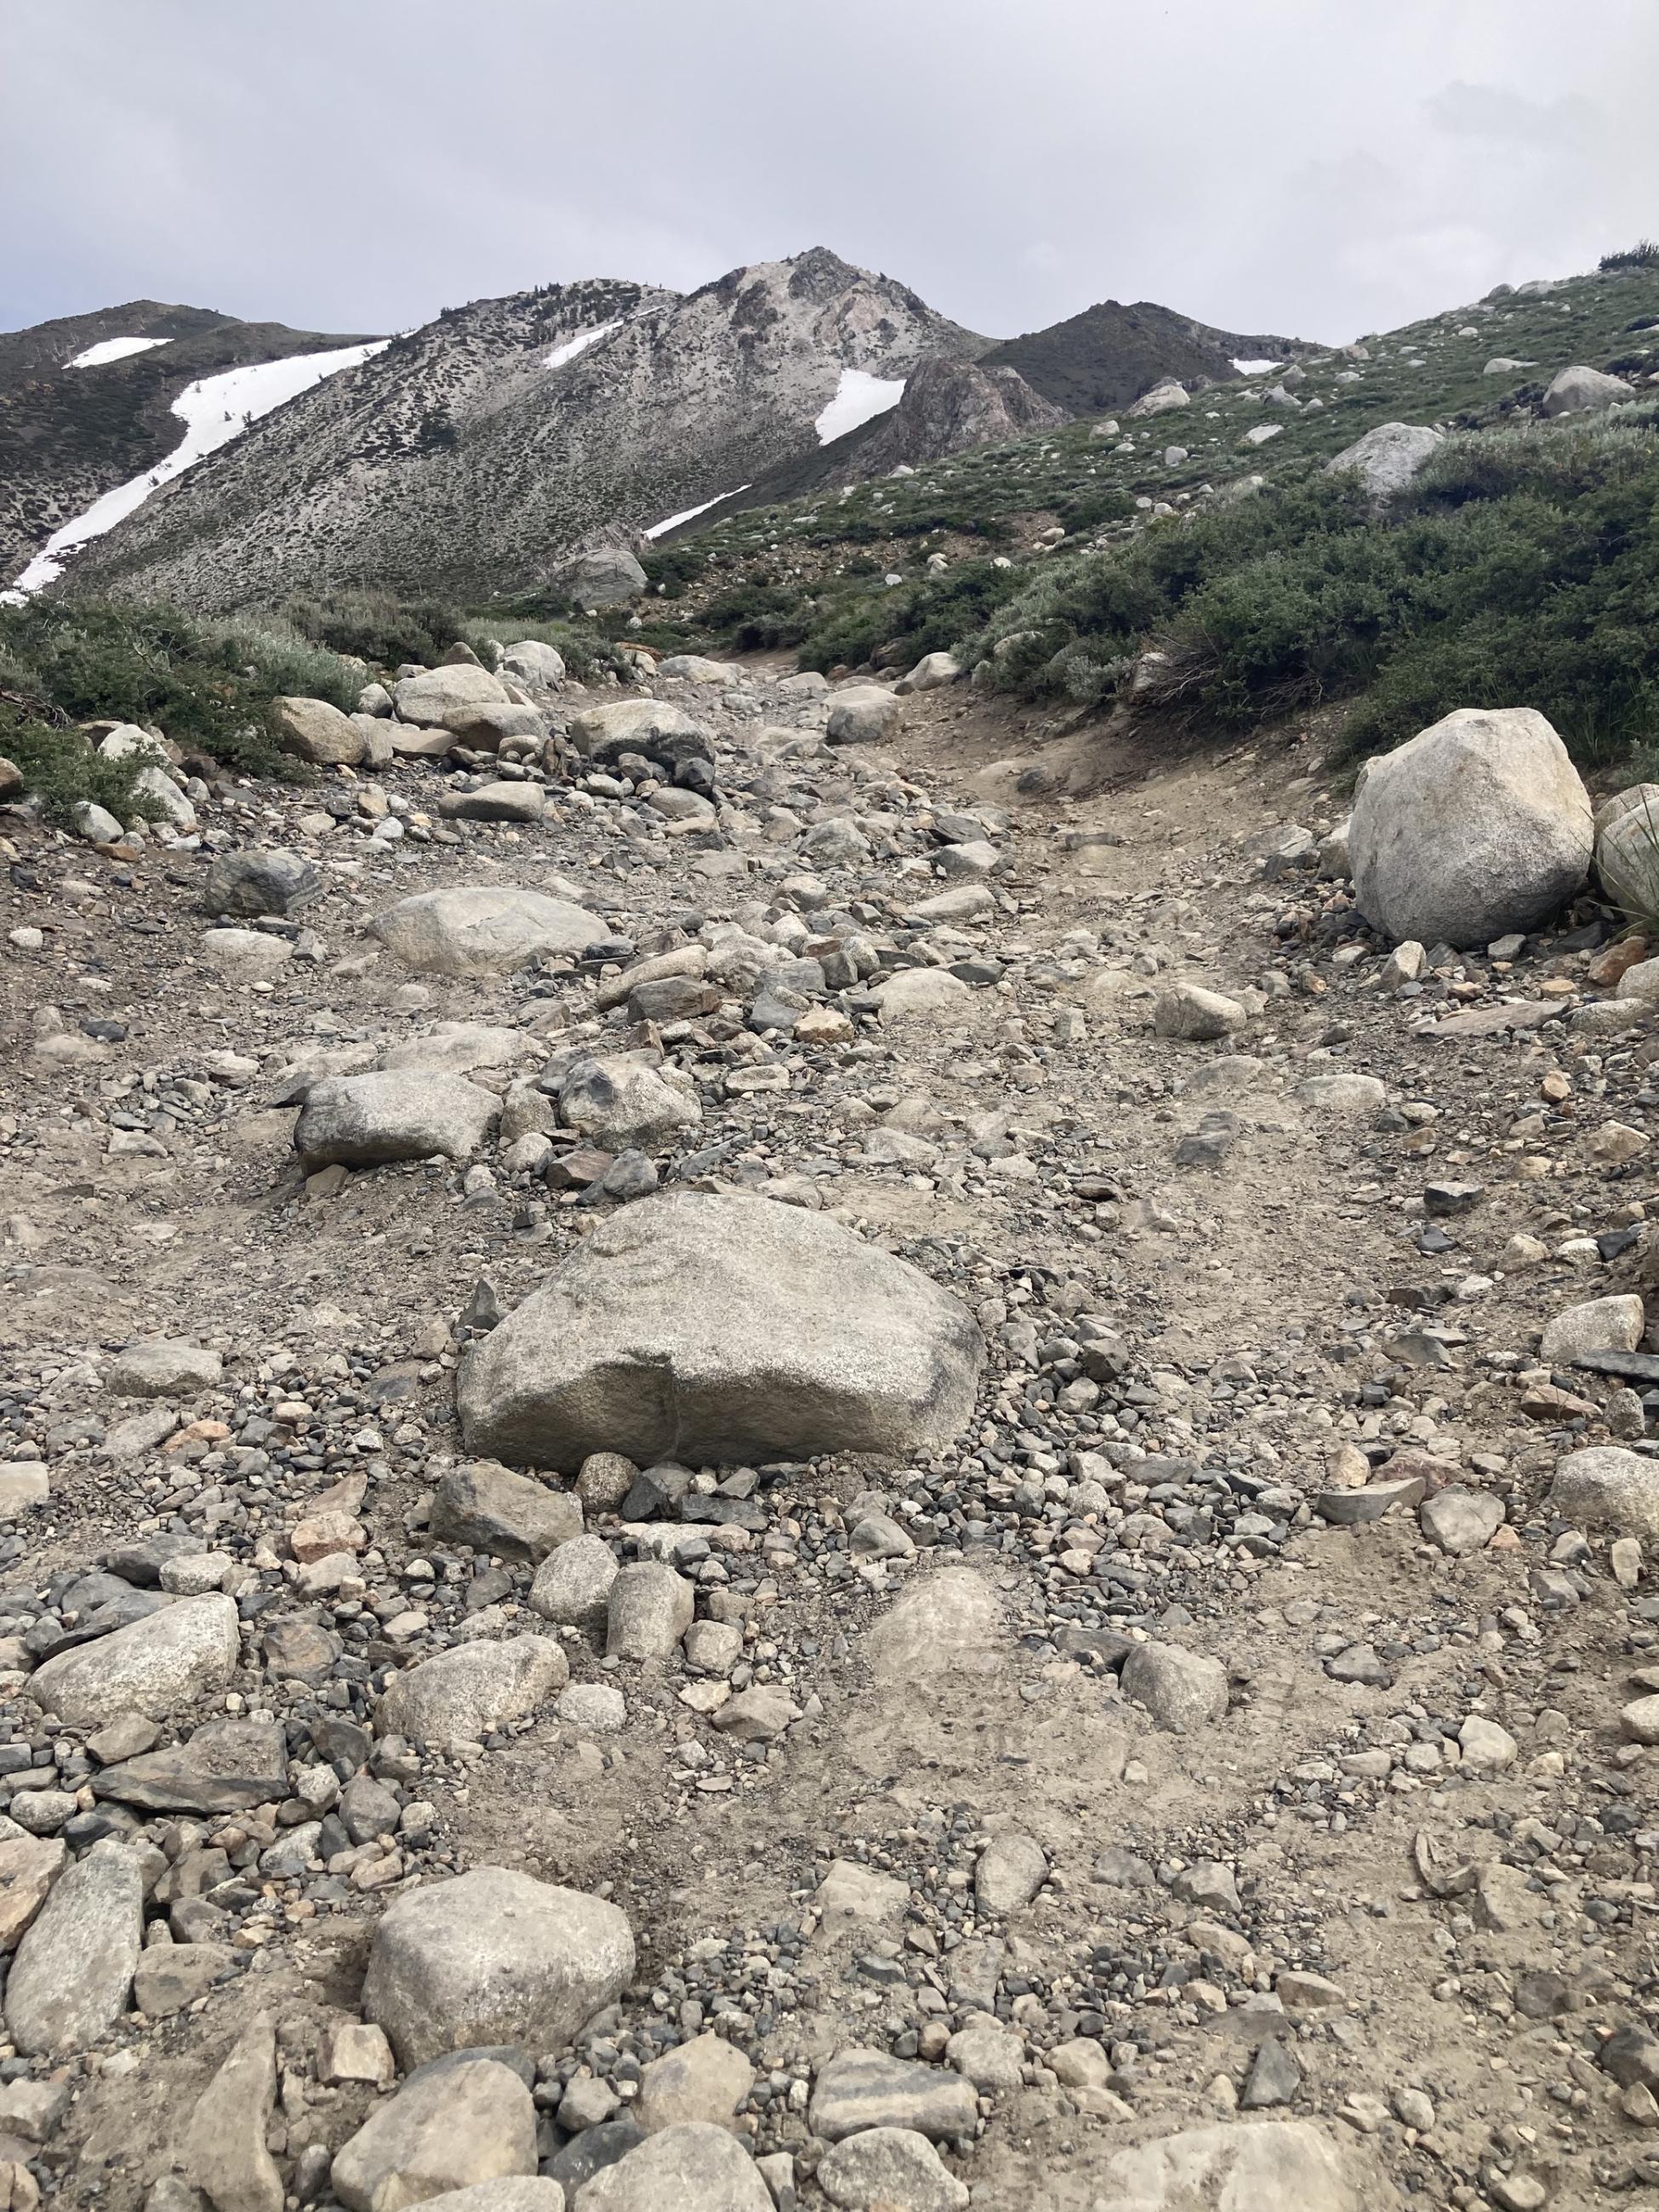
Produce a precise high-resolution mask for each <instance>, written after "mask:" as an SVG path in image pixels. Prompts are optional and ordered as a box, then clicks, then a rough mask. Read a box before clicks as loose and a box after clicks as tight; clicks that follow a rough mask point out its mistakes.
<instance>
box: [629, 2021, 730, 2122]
mask: <svg viewBox="0 0 1659 2212" xmlns="http://www.w3.org/2000/svg"><path fill="white" fill-rule="evenodd" d="M754 2079H755V2069H754V2068H753V2067H752V2066H751V2065H750V2063H749V2061H748V2060H747V2059H746V2058H745V2057H744V2055H743V2053H742V2051H739V2050H738V2048H737V2047H736V2045H733V2044H730V2043H728V2042H726V2039H725V2038H724V2037H723V2036H719V2035H715V2034H713V2033H704V2034H702V2035H698V2036H694V2037H693V2038H692V2039H691V2041H690V2043H683V2044H681V2045H680V2046H679V2048H678V2050H677V2051H665V2053H664V2054H663V2056H662V2057H660V2058H653V2060H652V2061H651V2063H650V2064H649V2065H648V2066H647V2067H646V2069H644V2071H643V2072H642V2073H641V2076H640V2093H639V2095H638V2096H637V2097H636V2098H635V2100H634V2104H633V2106H632V2112H633V2117H634V2118H635V2121H637V2123H638V2124H639V2125H640V2126H641V2127H642V2128H643V2129H644V2130H645V2131H646V2133H647V2135H656V2134H658V2133H659V2132H660V2131H661V2130H663V2129H664V2128H675V2127H683V2126H684V2125H686V2124H688V2123H690V2122H691V2121H705V2122H707V2123H708V2124H710V2125H712V2126H714V2127H721V2128H730V2127H732V2126H733V2125H734V2124H735V2121H736V2115H737V2110H738V2106H739V2105H740V2104H742V2102H743V2100H744V2098H745V2097H746V2096H747V2095H748V2094H749V2092H750V2087H751V2086H752V2084H753V2082H754Z"/></svg>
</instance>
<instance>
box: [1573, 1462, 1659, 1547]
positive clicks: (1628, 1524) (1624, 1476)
mask: <svg viewBox="0 0 1659 2212" xmlns="http://www.w3.org/2000/svg"><path fill="white" fill-rule="evenodd" d="M1548 1502H1549V1505H1550V1508H1551V1510H1553V1512H1555V1513H1558V1514H1559V1516H1561V1518H1562V1519H1563V1520H1564V1521H1566V1522H1569V1523H1578V1524H1581V1525H1583V1526H1588V1527H1591V1528H1617V1529H1619V1530H1620V1531H1621V1532H1623V1533H1624V1534H1627V1535H1632V1536H1659V1462H1654V1461H1653V1460H1650V1459H1646V1458H1644V1457H1643V1456H1642V1455H1641V1454H1640V1453H1638V1452H1633V1451H1626V1450H1625V1449H1623V1448H1622V1446H1620V1445H1618V1444H1591V1445H1589V1446H1587V1447H1586V1448H1585V1449H1583V1451H1576V1452H1569V1453H1568V1454H1567V1455H1566V1457H1565V1459H1563V1460H1560V1461H1558V1462H1557V1464H1556V1469H1555V1480H1554V1481H1553V1483H1552V1484H1551V1486H1550V1490H1549V1500H1548Z"/></svg>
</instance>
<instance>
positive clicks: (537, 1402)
mask: <svg viewBox="0 0 1659 2212" xmlns="http://www.w3.org/2000/svg"><path fill="white" fill-rule="evenodd" d="M983 1350H984V1346H983V1342H982V1340H981V1336H980V1333H979V1330H978V1328H976V1327H975V1323H974V1322H973V1319H972V1317H971V1316H969V1313H968V1311H967V1310H966V1309H965V1308H964V1307H963V1305H962V1304H960V1302H959V1301H958V1300H957V1299H956V1298H955V1297H952V1296H951V1294H950V1293H949V1292H948V1291H944V1290H941V1289H940V1288H939V1286H938V1285H935V1284H934V1283H933V1282H931V1281H930V1280H929V1279H928V1278H927V1276H925V1275H923V1274H921V1273H920V1272H919V1271H918V1270H917V1269H915V1268H913V1267H909V1266H908V1265H907V1264H906V1263H905V1262H904V1261H900V1260H897V1259H895V1258H894V1257H892V1256H891V1255H890V1254H887V1253H884V1252H882V1251H880V1250H878V1249H877V1248H876V1247H874V1246H872V1245H869V1244H866V1243H864V1242H863V1241H862V1240H861V1239H860V1238H859V1237H855V1236H854V1235H853V1234H852V1232H851V1231H848V1230H846V1229H843V1228H842V1227H841V1225H839V1224H838V1223H836V1222H832V1221H830V1220H829V1219H828V1218H826V1217H824V1216H823V1215H822V1214H815V1213H809V1212H805V1211H803V1210H802V1209H800V1208H799V1207H796V1206H777V1205H774V1204H772V1203H771V1202H770V1201H769V1200H765V1199H759V1198H750V1197H747V1196H741V1197H740V1196H736V1195H732V1196H725V1195H720V1196H714V1195H710V1196H703V1195H702V1194H694V1193H684V1194H682V1193H674V1194H667V1195H665V1196H661V1197H656V1198H647V1199H645V1200H641V1201H640V1202H639V1203H638V1204H637V1205H634V1206H629V1207H627V1208H626V1209H625V1210H624V1211H623V1212H620V1213H618V1214H617V1215H615V1216H613V1217H612V1218H611V1220H609V1221H607V1222H605V1223H602V1224H601V1225H600V1226H599V1228H597V1229H596V1230H594V1231H592V1233H591V1234H590V1235H589V1236H588V1237H585V1238H584V1239H583V1241H582V1243H581V1244H580V1246H579V1247H578V1248H577V1249H576V1250H575V1251H574V1253H573V1254H572V1255H570V1257H569V1258H568V1259H567V1260H566V1261H565V1262H564V1264H563V1265H562V1267H561V1268H560V1269H559V1271H558V1273H556V1275H555V1276H554V1278H553V1279H552V1280H551V1281H550V1283H549V1284H548V1285H546V1287H545V1288H544V1289H543V1290H541V1291H537V1292H536V1293H535V1294H534V1295H533V1296H532V1297H530V1298H529V1299H527V1300H526V1303H525V1304H523V1305H521V1306H520V1307H519V1308H518V1310H516V1311H515V1312H514V1313H513V1314H510V1315H509V1316H507V1319H506V1320H505V1321H504V1322H501V1325H500V1327H499V1328H495V1329H494V1330H492V1331H491V1333H490V1334H489V1336H487V1337H486V1338H484V1339H483V1341H482V1343H480V1344H478V1345H477V1346H474V1347H473V1349H472V1351H471V1353H470V1354H469V1355H468V1358H467V1359H466V1361H465V1364H464V1366H463V1369H462V1373H461V1379H460V1384H459V1391H458V1394H457V1405H458V1409H459V1414H460V1419H461V1424H462V1429H463V1432H464V1434H465V1437H466V1438H467V1441H468V1443H469V1446H470V1447H471V1449H475V1450H481V1451H485V1452H489V1453H493V1454H495V1455H500V1456H502V1457H506V1458H509V1459H513V1460H519V1461H526V1462H531V1463H532V1464H535V1465H538V1466H551V1467H556V1468H562V1469H566V1470H571V1471H574V1469H575V1468H577V1467H579V1466H580V1464H581V1462H582V1461H583V1460H584V1459H585V1458H586V1457H587V1456H588V1455H589V1454H590V1453H592V1452H598V1451H601V1450H617V1451H621V1452H623V1453H624V1454H625V1455H627V1456H628V1457H629V1458H630V1459H632V1460H634V1461H635V1462H636V1463H638V1464H641V1465H645V1464H648V1463H649V1462H652V1461H653V1460H656V1459H659V1458H662V1457H665V1456H666V1455H668V1454H669V1453H670V1452H671V1451H676V1452H679V1453H681V1454H684V1455H691V1456H694V1457H695V1458H696V1459H697V1460H698V1461H699V1462H736V1463H739V1464H741V1463H743V1462H756V1463H758V1462H759V1461H761V1460H763V1459H766V1458H780V1457H784V1456H793V1455H807V1454H812V1453H818V1452H831V1451H867V1452H872V1453H899V1452H905V1451H909V1450H912V1449H916V1448H917V1447H919V1446H921V1445H924V1444H927V1443H940V1442H943V1441H945V1440H946V1439H947V1438H949V1437H953V1436H955V1435H957V1433H958V1432H959V1431H960V1430H961V1429H962V1427H963V1425H964V1423H965V1422H966V1421H967V1419H968V1418H969V1415H970V1413H971V1412H972V1409H973V1402H974V1394H975V1386H976V1384H977V1382H978V1376H979V1368H980V1363H981V1358H982V1356H983Z"/></svg>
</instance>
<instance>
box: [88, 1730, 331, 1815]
mask: <svg viewBox="0 0 1659 2212" xmlns="http://www.w3.org/2000/svg"><path fill="white" fill-rule="evenodd" d="M92 1786H93V1790H94V1794H95V1795H96V1796H100V1797H112V1798H115V1799H116V1800H118V1802H120V1803H121V1804H124V1805H137V1806H138V1807H140V1808H142V1809H143V1810H144V1811H146V1812H153V1813H154V1812H161V1813H236V1812H242V1811H246V1809H248V1808H251V1807H252V1806H255V1805H269V1804H270V1803H272V1802H275V1801H276V1799H278V1798H281V1797H285V1796H287V1795H288V1745H287V1740H286V1738H285V1737H284V1735H283V1729H282V1724H281V1723H280V1722H277V1721H253V1720H241V1719H227V1720H212V1721H204V1723H202V1725H201V1727H200V1728H198V1729H196V1730H194V1732H193V1733H192V1734H191V1737H190V1739H189V1741H188V1742H185V1743H182V1744H170V1745H168V1746H167V1747H166V1748H165V1749H164V1750H161V1751H148V1752H143V1753H140V1754H139V1755H138V1756H137V1758H135V1759H121V1760H118V1762H117V1763H116V1764H115V1765H110V1766H105V1767H102V1768H100V1771H98V1772H97V1773H96V1774H94V1776H93V1778H92Z"/></svg>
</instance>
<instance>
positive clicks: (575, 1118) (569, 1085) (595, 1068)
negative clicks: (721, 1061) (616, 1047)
mask: <svg viewBox="0 0 1659 2212" xmlns="http://www.w3.org/2000/svg"><path fill="white" fill-rule="evenodd" d="M559 1115H560V1118H561V1120H562V1121H563V1122H564V1124H565V1126H566V1127H567V1128H571V1129H578V1130H580V1132H581V1133H582V1135H583V1136H584V1137H586V1138H587V1139H589V1141H590V1142H591V1143H592V1144H595V1145H598V1146H599V1147H600V1149H601V1150H602V1151H605V1152H630V1151H635V1150H637V1151H641V1152H655V1151H657V1150H659V1149H660V1148H661V1147H663V1146H666V1145H669V1144H671V1143H672V1142H673V1140H674V1139H675V1137H676V1136H677V1135H678V1133H679V1132H680V1131H681V1130H682V1129H694V1128H696V1127H697V1125H698V1124H699V1123H700V1122H701V1121H702V1107H701V1106H700V1105H699V1104H698V1103H697V1099H696V1093H695V1092H694V1091H683V1090H681V1089H680V1087H679V1085H678V1084H674V1083H671V1082H669V1080H668V1079H667V1078H666V1077H665V1076H664V1075H659V1073H658V1072H657V1070H656V1069H655V1068H654V1067H643V1066H640V1065H639V1064H638V1062H636V1061H634V1060H625V1059H623V1058H621V1057H619V1056H617V1057H612V1058H611V1059H607V1060H578V1061H577V1062H576V1064H575V1066H574V1067H573V1068H571V1070H570V1071H569V1073H568V1075H567V1076H566V1077H565V1079H564V1081H563V1083H562V1085H560V1089H559Z"/></svg>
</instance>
